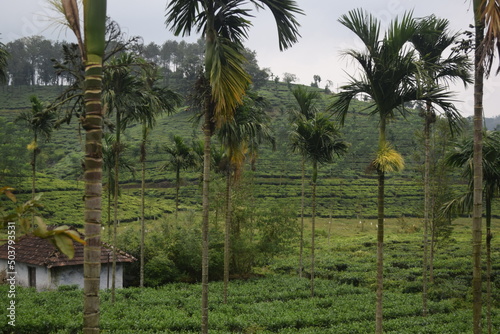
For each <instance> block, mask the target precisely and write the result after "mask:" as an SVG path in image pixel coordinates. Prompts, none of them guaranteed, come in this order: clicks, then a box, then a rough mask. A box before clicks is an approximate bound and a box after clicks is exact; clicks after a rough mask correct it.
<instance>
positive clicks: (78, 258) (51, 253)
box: [0, 235, 137, 291]
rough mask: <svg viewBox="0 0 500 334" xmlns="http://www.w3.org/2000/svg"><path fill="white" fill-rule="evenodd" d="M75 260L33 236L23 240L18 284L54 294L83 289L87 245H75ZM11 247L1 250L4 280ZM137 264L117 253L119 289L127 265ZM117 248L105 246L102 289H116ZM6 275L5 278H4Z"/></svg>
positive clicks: (17, 258)
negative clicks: (70, 288) (64, 289)
mask: <svg viewBox="0 0 500 334" xmlns="http://www.w3.org/2000/svg"><path fill="white" fill-rule="evenodd" d="M73 244H74V247H75V256H74V257H73V258H72V259H69V258H68V257H67V256H66V255H64V254H62V253H61V252H59V251H58V250H57V249H56V247H54V245H52V243H51V242H49V241H48V240H44V239H41V238H38V237H36V236H33V235H25V236H22V237H21V238H19V239H18V240H17V241H16V244H15V246H14V247H15V264H16V274H15V276H16V284H17V285H20V286H26V287H35V288H36V289H37V290H38V291H40V290H53V289H57V287H59V286H61V285H78V286H79V287H80V288H83V245H82V244H80V243H78V242H74V243H73ZM7 249H8V247H7V244H4V245H1V246H0V276H4V275H5V274H6V273H7V258H8V256H7V253H8V252H7ZM134 261H137V260H136V259H135V258H134V257H133V256H131V255H129V254H127V253H125V252H122V251H119V250H117V254H116V281H115V287H116V288H122V287H123V265H124V264H125V263H130V262H134ZM112 264H113V247H112V246H110V245H107V244H105V243H102V246H101V289H107V288H111V285H112V271H111V268H112ZM2 274H3V275H2Z"/></svg>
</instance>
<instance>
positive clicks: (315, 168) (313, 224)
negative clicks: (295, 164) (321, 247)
mask: <svg viewBox="0 0 500 334" xmlns="http://www.w3.org/2000/svg"><path fill="white" fill-rule="evenodd" d="M317 176H318V163H317V162H313V178H312V218H311V232H312V235H311V297H314V248H315V245H314V241H315V239H316V238H315V234H316V180H317Z"/></svg>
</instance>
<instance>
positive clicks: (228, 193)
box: [223, 167, 231, 304]
mask: <svg viewBox="0 0 500 334" xmlns="http://www.w3.org/2000/svg"><path fill="white" fill-rule="evenodd" d="M224 229H225V231H224V291H223V295H224V304H227V288H228V285H229V259H230V234H231V167H229V170H228V171H227V175H226V224H225V228H224Z"/></svg>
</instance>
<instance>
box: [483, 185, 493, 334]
mask: <svg viewBox="0 0 500 334" xmlns="http://www.w3.org/2000/svg"><path fill="white" fill-rule="evenodd" d="M488 192H489V193H488V194H487V195H486V199H485V201H486V203H485V204H486V323H487V328H488V334H491V333H492V323H491V239H492V238H493V235H492V234H491V201H492V199H493V192H492V191H489V190H488Z"/></svg>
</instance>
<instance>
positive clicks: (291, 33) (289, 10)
mask: <svg viewBox="0 0 500 334" xmlns="http://www.w3.org/2000/svg"><path fill="white" fill-rule="evenodd" d="M250 1H251V2H252V3H253V4H255V5H256V6H257V8H263V5H265V6H266V7H267V8H269V10H270V11H271V13H272V14H273V16H274V20H275V22H276V27H277V29H278V42H279V48H280V50H281V51H283V50H286V49H288V48H289V47H291V46H292V45H293V44H295V43H297V41H298V39H299V37H300V34H299V27H300V24H299V23H298V21H297V19H296V18H295V15H297V14H298V15H303V14H304V12H303V11H302V10H301V9H300V8H299V7H298V6H297V3H296V1H294V0H250Z"/></svg>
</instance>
